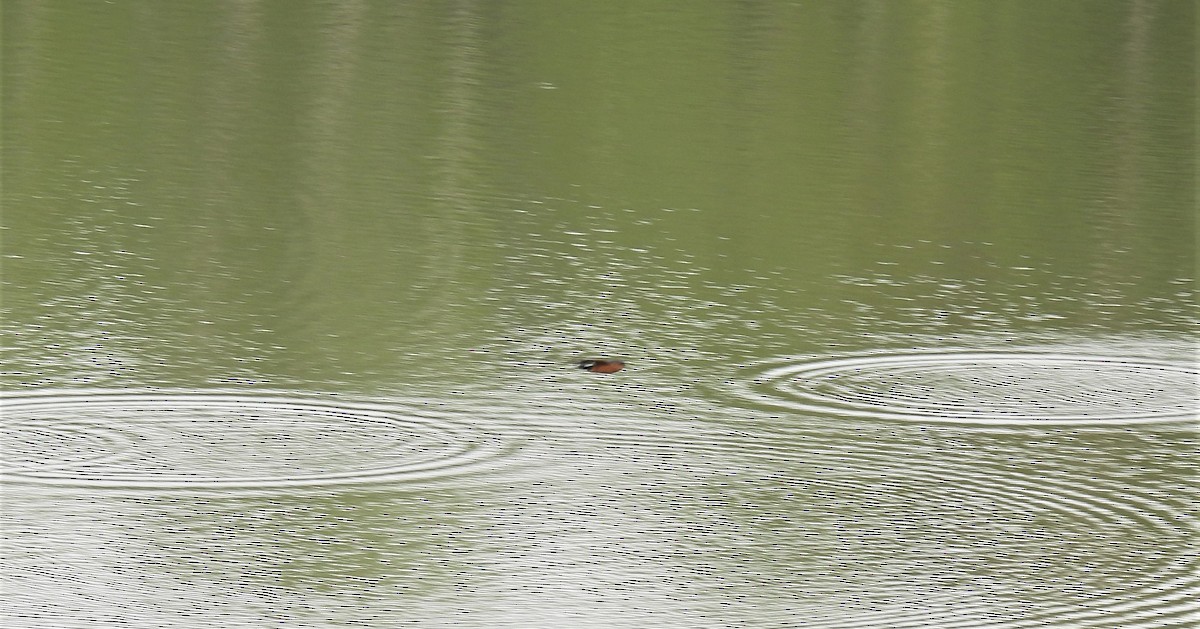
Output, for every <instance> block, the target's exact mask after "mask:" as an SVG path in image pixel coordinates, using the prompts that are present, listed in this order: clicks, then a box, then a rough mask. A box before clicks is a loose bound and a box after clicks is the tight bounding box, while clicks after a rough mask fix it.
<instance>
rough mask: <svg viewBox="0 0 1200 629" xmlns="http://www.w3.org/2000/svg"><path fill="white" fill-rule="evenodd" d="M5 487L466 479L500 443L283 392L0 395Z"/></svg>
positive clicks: (464, 429) (445, 414)
mask: <svg viewBox="0 0 1200 629" xmlns="http://www.w3.org/2000/svg"><path fill="white" fill-rule="evenodd" d="M0 403H2V404H3V410H4V413H3V424H2V430H0V440H2V441H0V446H2V450H3V452H4V453H5V454H4V457H3V460H2V461H0V473H2V474H3V478H4V480H5V481H6V482H20V483H36V484H46V485H66V486H86V487H115V488H144V489H156V488H157V489H182V488H205V487H208V488H222V489H230V488H260V489H261V488H272V487H297V486H321V485H345V484H361V483H375V482H406V481H414V480H419V479H427V478H433V477H441V476H451V475H458V474H466V473H470V472H472V471H475V470H477V469H479V468H481V467H484V466H486V465H488V464H489V462H494V461H495V459H496V458H497V455H498V454H500V453H501V452H502V451H503V450H504V447H505V444H504V443H503V441H502V440H501V439H500V438H499V437H498V436H496V435H494V434H491V433H490V432H488V431H486V430H483V429H481V427H479V426H476V425H474V421H472V416H471V414H469V413H464V412H462V411H457V412H456V411H454V410H447V409H446V408H443V407H442V406H440V405H438V404H436V403H421V402H411V401H406V402H403V403H400V402H379V403H368V402H357V401H343V400H341V399H326V398H316V397H304V396H297V395H293V394H287V393H272V394H260V393H254V394H246V393H241V394H238V393H232V392H231V393H225V392H201V393H197V392H194V391H193V392H138V393H117V392H111V391H78V392H77V391H71V392H56V393H49V394H46V393H42V394H32V395H31V394H6V395H3V396H0Z"/></svg>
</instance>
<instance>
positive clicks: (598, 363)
mask: <svg viewBox="0 0 1200 629" xmlns="http://www.w3.org/2000/svg"><path fill="white" fill-rule="evenodd" d="M579 368H580V369H587V370H588V371H594V372H596V373H617V372H618V371H620V370H622V369H624V368H625V363H624V362H623V361H620V360H581V361H579Z"/></svg>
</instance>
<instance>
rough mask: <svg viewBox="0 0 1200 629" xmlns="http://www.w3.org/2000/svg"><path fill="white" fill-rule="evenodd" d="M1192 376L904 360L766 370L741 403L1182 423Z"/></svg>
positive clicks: (851, 360) (1072, 358) (1131, 368)
mask: <svg viewBox="0 0 1200 629" xmlns="http://www.w3.org/2000/svg"><path fill="white" fill-rule="evenodd" d="M1198 384H1200V368H1198V367H1197V366H1196V365H1195V364H1190V363H1181V362H1180V363H1171V362H1164V361H1155V360H1148V359H1142V358H1122V357H1119V356H1101V355H1087V354H1083V355H1073V354H1055V353H1040V352H976V351H957V352H931V351H927V352H914V353H896V354H870V355H864V356H848V357H824V358H821V357H816V358H809V359H801V360H795V361H788V362H787V363H786V364H782V365H776V364H768V365H767V366H766V367H765V368H763V373H762V374H761V375H760V376H758V377H757V378H756V379H755V380H754V381H753V382H752V383H750V386H743V387H738V389H739V393H741V394H742V395H743V396H745V397H747V398H748V399H752V400H756V401H760V402H764V403H767V404H773V405H778V406H782V407H786V408H791V409H795V410H799V411H806V412H811V413H821V414H826V413H831V414H835V415H842V416H851V417H866V418H876V419H896V420H907V421H924V422H959V423H979V424H1001V425H1004V424H1010V425H1011V424H1040V425H1064V424H1089V423H1096V422H1106V423H1141V422H1191V421H1194V420H1195V419H1196V396H1195V393H1196V391H1197V385H1198Z"/></svg>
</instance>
